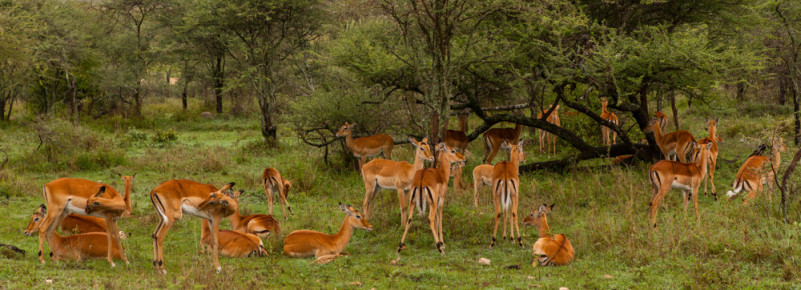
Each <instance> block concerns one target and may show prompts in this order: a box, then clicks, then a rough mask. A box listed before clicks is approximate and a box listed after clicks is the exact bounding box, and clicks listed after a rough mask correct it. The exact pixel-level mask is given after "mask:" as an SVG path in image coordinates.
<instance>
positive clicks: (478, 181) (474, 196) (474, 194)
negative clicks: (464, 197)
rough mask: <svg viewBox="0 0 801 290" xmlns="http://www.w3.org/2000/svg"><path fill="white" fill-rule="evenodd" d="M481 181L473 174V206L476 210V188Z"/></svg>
mask: <svg viewBox="0 0 801 290" xmlns="http://www.w3.org/2000/svg"><path fill="white" fill-rule="evenodd" d="M481 182H482V181H481V179H480V178H479V177H478V176H476V175H475V174H473V205H474V206H476V209H478V188H479V187H480V186H481V184H480V183H481Z"/></svg>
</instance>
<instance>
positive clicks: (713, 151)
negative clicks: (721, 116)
mask: <svg viewBox="0 0 801 290" xmlns="http://www.w3.org/2000/svg"><path fill="white" fill-rule="evenodd" d="M706 125H707V128H706V131H707V132H709V137H704V138H702V139H701V140H698V145H701V147H703V146H706V144H709V143H711V144H712V148H710V149H709V169H707V174H706V175H704V195H706V187H707V184H708V183H712V196H713V197H715V200H718V194H717V191H716V190H715V168H716V167H717V164H718V142H719V141H723V139H720V137H718V136H717V126H718V119H715V120H709V119H707V120H706ZM700 154H701V151H699V150H696V151H695V155H694V157H693V158H698V155H700ZM707 177H708V178H707Z"/></svg>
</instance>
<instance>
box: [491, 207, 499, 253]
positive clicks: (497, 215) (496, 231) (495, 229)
mask: <svg viewBox="0 0 801 290" xmlns="http://www.w3.org/2000/svg"><path fill="white" fill-rule="evenodd" d="M492 201H493V203H494V206H495V216H494V217H493V218H494V219H495V225H494V226H493V229H492V243H490V249H492V247H493V246H495V236H496V235H497V234H498V220H499V219H500V218H501V198H500V195H499V194H497V193H496V194H493V195H492Z"/></svg>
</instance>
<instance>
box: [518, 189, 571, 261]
mask: <svg viewBox="0 0 801 290" xmlns="http://www.w3.org/2000/svg"><path fill="white" fill-rule="evenodd" d="M552 209H553V204H552V205H551V206H547V205H545V204H543V205H541V206H540V208H539V209H538V210H536V211H532V212H531V213H530V214H529V215H528V216H527V217H525V218H524V219H523V224H524V225H530V226H534V227H536V228H537V231H538V232H539V236H540V238H539V239H537V242H535V243H534V261H533V262H531V266H534V267H537V265H540V266H551V265H556V266H563V265H567V264H569V263H570V262H572V261H573V256H574V255H575V251H573V245H571V244H570V241H568V240H567V237H565V235H563V234H556V235H554V234H552V233H551V229H550V228H549V227H548V218H547V217H546V215H547V214H549V213H551V210H552Z"/></svg>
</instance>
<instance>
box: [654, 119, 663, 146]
mask: <svg viewBox="0 0 801 290" xmlns="http://www.w3.org/2000/svg"><path fill="white" fill-rule="evenodd" d="M652 128H653V129H654V130H653V132H654V140H656V144H657V145H659V147H662V128H661V127H659V123H654V124H653V127H652Z"/></svg>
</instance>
